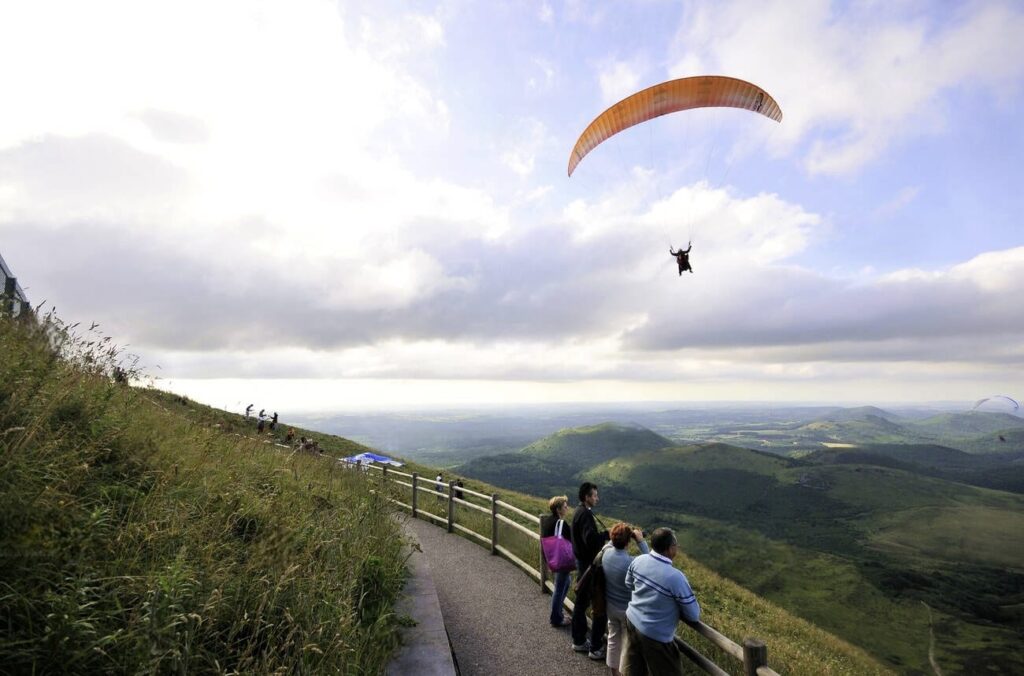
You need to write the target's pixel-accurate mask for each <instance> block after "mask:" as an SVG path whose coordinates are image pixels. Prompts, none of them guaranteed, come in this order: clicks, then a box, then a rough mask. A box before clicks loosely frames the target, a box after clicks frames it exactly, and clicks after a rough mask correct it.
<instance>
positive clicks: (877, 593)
mask: <svg viewBox="0 0 1024 676" xmlns="http://www.w3.org/2000/svg"><path fill="white" fill-rule="evenodd" d="M930 450H931V452H932V453H935V454H936V455H937V456H938V457H943V458H946V459H950V458H956V457H958V456H956V454H955V452H954V453H952V454H951V453H948V452H946V451H938V452H936V451H935V449H930ZM947 450H948V449H947ZM919 454H924V455H925V456H928V455H929V454H928V453H926V452H925V451H924V450H923V449H919ZM879 457H887V456H879ZM889 459H890V460H891V458H889ZM588 475H589V476H591V477H593V478H594V480H595V481H597V482H598V483H599V484H601V485H602V486H604V487H605V488H604V490H605V499H606V500H608V501H613V502H616V503H622V504H627V505H629V509H630V510H632V511H633V512H635V513H641V514H644V515H646V516H647V518H649V519H652V520H655V523H656V522H657V521H658V520H667V521H670V522H673V523H679V524H683V525H687V526H689V527H690V528H695V529H696V530H697V531H698V532H701V533H703V535H704V538H690V539H688V546H689V547H691V551H693V552H694V555H695V556H696V557H697V558H698V559H701V560H703V561H705V562H706V563H708V564H709V565H711V566H713V567H715V568H716V570H718V571H719V572H721V573H724V574H726V575H729V576H731V577H733V578H734V579H746V580H753V582H751V587H750V588H751V589H752V590H753V591H755V592H757V593H759V594H762V595H764V596H766V597H767V598H770V599H772V600H774V601H776V602H778V603H780V604H782V605H784V606H785V607H787V608H789V609H790V610H792V611H793V612H796V613H798V614H801V615H803V616H804V617H807V618H808V619H811V620H813V621H815V622H817V623H819V624H821V625H822V626H825V627H828V628H829V629H830V630H832V631H835V632H837V633H839V634H840V635H842V636H844V637H846V638H848V639H849V640H851V641H853V642H855V643H857V644H859V645H863V646H865V647H867V648H869V649H870V650H872V651H873V652H875V654H877V655H879V656H882V657H885V658H887V659H889V660H890V661H891V662H892V663H893V664H895V665H899V666H902V667H904V668H913V669H921V670H923V669H925V668H926V667H927V665H926V661H925V655H924V653H922V652H920V651H916V652H915V651H914V649H912V648H910V649H908V648H909V647H908V646H907V644H906V641H905V639H904V636H905V628H906V623H907V622H910V621H911V620H910V619H908V618H910V617H917V616H918V611H919V609H920V608H921V606H920V602H926V603H928V604H929V605H930V606H932V607H933V608H935V609H937V610H939V611H941V612H942V613H943V631H944V632H947V633H945V634H944V636H945V639H944V641H947V642H948V644H946V645H945V647H943V645H944V643H943V641H940V648H939V650H940V654H941V655H942V658H941V659H940V664H945V665H946V666H947V667H948V666H952V665H953V664H960V665H961V667H964V668H965V665H967V664H968V663H969V664H972V665H975V666H978V665H981V664H983V663H987V664H988V665H989V666H991V667H993V668H995V667H998V668H1006V667H1007V666H1009V665H1011V664H1012V665H1016V667H1015V668H1020V667H1021V666H1024V665H1022V664H1021V663H1020V662H1019V660H1018V658H1016V657H1015V656H1014V654H1013V651H1012V650H1011V649H1010V645H1011V643H1012V641H1011V637H1012V636H1013V635H1014V634H1015V632H1018V631H1020V630H1021V628H1022V622H1021V620H1022V618H1021V617H1020V614H1019V613H1018V612H1017V611H1016V610H1014V608H1015V607H1016V604H1020V603H1022V602H1024V539H1022V538H1020V537H1019V535H1018V534H1019V533H1021V532H1024V497H1021V496H1016V495H1010V494H1006V493H1000V492H994V491H986V490H983V489H978V488H975V487H971V486H966V485H962V484H958V483H953V482H950V481H944V480H941V479H936V478H932V477H927V476H920V475H917V474H914V473H911V472H907V471H903V470H901V469H894V468H890V467H879V466H865V465H842V464H836V465H827V466H822V465H812V464H810V463H807V462H801V461H794V460H789V461H788V462H787V461H786V460H785V459H782V458H778V457H773V456H769V455H766V454H764V453H759V452H755V451H749V450H747V449H740V448H734V447H728V446H724V445H722V444H706V445H696V446H686V447H680V448H666V449H661V450H658V451H654V452H650V453H643V454H638V455H633V456H631V457H629V458H617V459H614V460H611V461H608V462H605V463H602V464H601V465H598V466H596V467H594V468H592V469H590V470H589V471H588ZM648 523H650V522H648ZM723 537H728V538H730V539H731V540H732V541H734V542H738V543H743V544H742V545H739V546H737V547H736V550H735V553H734V552H733V551H732V548H731V547H723V546H722V544H721V539H722V538H723ZM707 538H711V540H712V541H709V540H708V539H707ZM758 543H760V544H758ZM758 548H760V549H762V550H765V551H768V552H771V554H770V555H769V556H767V557H761V559H759V561H760V570H759V571H757V572H755V571H752V570H751V567H750V565H749V562H748V561H746V560H745V559H746V556H742V555H739V554H738V552H740V551H746V552H749V551H751V550H756V549H758ZM811 581H813V584H812V586H811V588H808V587H807V585H808V583H809V582H811ZM822 588H825V589H828V590H830V592H829V594H826V595H824V596H822V595H821V594H820V592H821V589H822ZM843 598H848V599H854V598H856V599H858V601H857V602H856V603H854V604H847V603H842V602H838V600H839V599H843ZM914 622H916V623H917V624H918V625H920V618H919V617H918V619H916V620H914ZM982 641H987V642H988V643H987V644H986V647H985V649H984V650H983V651H972V650H965V649H963V647H962V646H963V644H965V643H966V644H973V643H976V642H982ZM954 645H955V646H957V648H956V649H955V650H954V649H953V646H954Z"/></svg>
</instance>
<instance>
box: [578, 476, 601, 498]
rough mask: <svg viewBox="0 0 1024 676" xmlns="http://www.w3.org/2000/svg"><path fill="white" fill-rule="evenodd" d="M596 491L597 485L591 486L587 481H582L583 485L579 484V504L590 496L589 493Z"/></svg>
mask: <svg viewBox="0 0 1024 676" xmlns="http://www.w3.org/2000/svg"><path fill="white" fill-rule="evenodd" d="M596 490H597V484H592V483H590V482H589V481H584V482H583V483H581V484H580V502H583V501H584V500H586V499H587V496H588V495H590V492H591V491H596Z"/></svg>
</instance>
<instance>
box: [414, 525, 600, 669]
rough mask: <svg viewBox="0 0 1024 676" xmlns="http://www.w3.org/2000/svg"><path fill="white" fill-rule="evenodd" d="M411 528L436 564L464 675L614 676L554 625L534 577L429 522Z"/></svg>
mask: <svg viewBox="0 0 1024 676" xmlns="http://www.w3.org/2000/svg"><path fill="white" fill-rule="evenodd" d="M405 529H406V532H407V533H408V534H409V535H410V536H411V537H413V538H415V539H416V540H417V541H418V542H419V543H420V547H422V548H423V553H424V554H425V555H426V557H427V560H428V561H429V563H430V568H431V571H432V572H433V575H434V585H435V587H436V588H437V597H438V600H439V601H440V603H441V612H442V613H443V614H444V624H445V628H446V629H447V630H448V637H449V639H450V640H451V644H452V649H453V650H454V652H455V660H456V662H457V663H458V668H459V671H460V673H461V674H462V676H477V675H480V676H484V675H487V676H502V675H505V674H509V675H511V674H531V675H533V674H535V675H536V676H548V675H550V676H575V675H577V674H579V675H583V676H596V675H598V674H602V675H604V676H607V674H608V669H607V667H606V666H605V664H604V662H603V661H602V662H595V661H593V660H590V659H588V658H587V657H586V655H580V654H577V653H574V652H573V651H572V645H571V643H572V641H571V638H570V636H569V630H568V629H555V628H553V627H551V626H550V625H548V614H549V613H550V609H551V597H550V596H548V595H546V594H544V595H542V594H541V593H540V589H539V587H538V585H537V583H536V582H535V581H534V580H533V579H532V578H530V577H527V575H526V574H525V573H523V572H522V571H520V570H519V569H518V568H516V567H515V566H513V565H512V564H511V563H509V562H508V561H506V560H504V559H502V558H501V557H499V556H491V553H490V552H489V551H488V550H486V549H484V548H483V547H481V546H479V545H476V544H474V543H472V542H470V541H469V540H467V539H466V538H463V537H460V536H458V535H455V534H451V533H448V532H446V531H445V530H444V529H443V528H438V527H437V526H432V525H431V524H429V523H426V522H425V521H421V520H419V519H411V518H406V520H405Z"/></svg>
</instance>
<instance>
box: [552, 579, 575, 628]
mask: <svg viewBox="0 0 1024 676" xmlns="http://www.w3.org/2000/svg"><path fill="white" fill-rule="evenodd" d="M554 575H555V580H554V582H555V590H554V591H553V592H551V624H554V625H558V626H561V624H562V617H564V616H563V615H562V613H563V610H562V609H563V608H564V607H565V605H564V604H565V597H566V596H567V595H568V594H569V585H570V584H571V583H572V571H571V570H563V571H562V572H560V573H555V574H554Z"/></svg>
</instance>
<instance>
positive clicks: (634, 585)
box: [626, 552, 700, 643]
mask: <svg viewBox="0 0 1024 676" xmlns="http://www.w3.org/2000/svg"><path fill="white" fill-rule="evenodd" d="M626 588H627V589H630V590H632V592H633V595H632V597H631V599H630V601H629V607H628V608H627V609H626V618H627V619H628V620H629V622H630V624H632V625H633V626H634V627H636V630H637V631H639V632H640V633H641V634H643V635H644V636H646V637H647V638H649V639H652V640H654V641H660V642H662V643H669V642H670V641H672V639H673V637H674V636H675V634H676V624H677V623H678V622H679V620H688V621H690V622H695V621H697V620H699V619H700V604H699V603H697V596H696V595H695V594H694V593H693V589H691V588H690V581H689V580H687V579H686V576H685V575H683V572H682V571H681V570H679V569H677V568H675V567H674V566H673V565H672V561H671V559H669V558H667V557H665V556H662V555H661V554H658V553H657V552H651V553H650V554H642V555H640V556H638V557H636V559H634V560H633V563H631V564H630V565H629V570H627V571H626Z"/></svg>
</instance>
